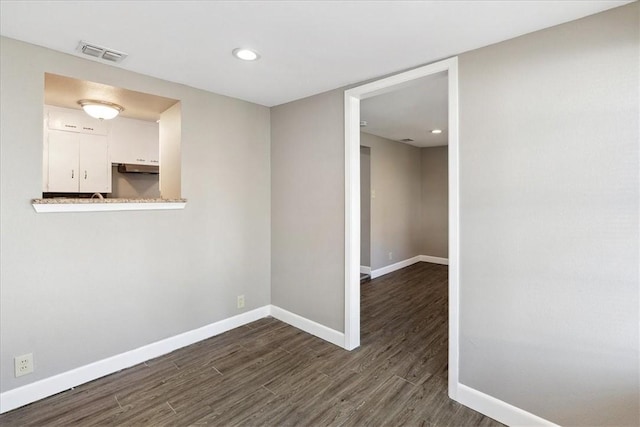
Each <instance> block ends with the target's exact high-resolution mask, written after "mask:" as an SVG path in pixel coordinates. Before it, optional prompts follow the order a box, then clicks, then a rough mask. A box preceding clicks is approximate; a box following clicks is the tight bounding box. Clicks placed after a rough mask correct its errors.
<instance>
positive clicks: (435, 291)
mask: <svg viewBox="0 0 640 427" xmlns="http://www.w3.org/2000/svg"><path fill="white" fill-rule="evenodd" d="M361 289H362V296H361V299H362V312H361V329H362V331H361V333H362V335H361V347H360V348H358V349H357V350H354V351H351V352H348V351H345V350H342V349H340V348H338V347H336V346H334V345H332V344H329V343H327V342H324V341H322V340H321V339H319V338H316V337H314V336H312V335H309V334H307V333H304V332H302V331H299V330H297V329H295V328H293V327H291V326H289V325H287V324H285V323H282V322H280V321H278V320H275V319H273V318H265V319H262V320H258V321H256V322H253V323H251V324H249V325H246V326H243V327H240V328H237V329H234V330H232V331H229V332H227V333H224V334H221V335H218V336H216V337H213V338H210V339H208V340H206V341H202V342H200V343H197V344H194V345H191V346H189V347H186V348H183V349H180V350H177V351H175V352H173V353H170V354H167V355H165V356H162V357H160V358H157V359H154V360H150V361H148V362H146V363H143V364H141V365H137V366H134V367H132V368H129V369H126V370H123V371H120V372H117V373H115V374H112V375H109V376H107V377H104V378H101V379H98V380H96V381H93V382H90V383H87V384H84V385H82V386H79V387H76V388H75V389H73V390H68V391H65V392H63V393H59V394H57V395H55V396H52V397H49V398H47V399H44V400H41V401H39V402H35V403H33V404H31V405H28V406H25V407H23V408H19V409H16V410H14V411H11V412H9V413H6V414H3V415H1V416H0V425H2V426H25V425H34V426H76V425H80V426H94V425H130V426H150V425H152V426H156V425H175V426H188V425H194V426H197V425H217V426H236V425H238V426H290V425H291V426H293V425H295V426H345V427H347V426H365V425H366V426H400V425H406V426H441V425H442V426H447V425H448V426H487V427H489V426H499V425H501V424H499V423H497V422H495V421H494V420H491V419H490V418H487V417H485V416H483V415H481V414H479V413H477V412H475V411H473V410H471V409H468V408H466V407H464V406H462V405H460V404H457V403H456V402H454V401H452V400H450V399H449V398H448V397H447V267H446V266H441V265H436V264H428V263H418V264H414V265H412V266H410V267H407V268H405V269H402V270H399V271H396V272H394V273H391V274H388V275H385V276H383V277H380V278H377V279H374V280H371V281H370V282H367V283H365V284H363V285H362V287H361Z"/></svg>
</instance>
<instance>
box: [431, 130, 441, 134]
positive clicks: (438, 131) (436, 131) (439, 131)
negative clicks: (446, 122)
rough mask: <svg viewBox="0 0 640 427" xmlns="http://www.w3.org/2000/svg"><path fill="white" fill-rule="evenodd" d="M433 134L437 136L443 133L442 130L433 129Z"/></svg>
mask: <svg viewBox="0 0 640 427" xmlns="http://www.w3.org/2000/svg"><path fill="white" fill-rule="evenodd" d="M431 133H435V134H438V133H442V129H433V130H432V131H431Z"/></svg>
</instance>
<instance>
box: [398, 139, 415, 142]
mask: <svg viewBox="0 0 640 427" xmlns="http://www.w3.org/2000/svg"><path fill="white" fill-rule="evenodd" d="M400 142H413V139H411V138H405V139H401V140H400Z"/></svg>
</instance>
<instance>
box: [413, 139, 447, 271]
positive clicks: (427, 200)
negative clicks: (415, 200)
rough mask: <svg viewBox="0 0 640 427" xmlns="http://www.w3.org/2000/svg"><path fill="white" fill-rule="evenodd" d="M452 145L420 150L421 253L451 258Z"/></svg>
mask: <svg viewBox="0 0 640 427" xmlns="http://www.w3.org/2000/svg"><path fill="white" fill-rule="evenodd" d="M448 153H449V147H448V146H446V145H445V146H441V147H425V148H421V149H420V160H421V166H420V174H421V177H420V182H421V183H422V189H421V196H420V225H421V227H422V229H421V236H422V238H421V241H420V244H421V249H420V254H421V255H427V256H432V257H437V258H446V259H448V258H449V164H448V159H449V156H448Z"/></svg>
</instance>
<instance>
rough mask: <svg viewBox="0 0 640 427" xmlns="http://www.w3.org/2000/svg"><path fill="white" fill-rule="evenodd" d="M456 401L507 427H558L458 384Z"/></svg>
mask: <svg viewBox="0 0 640 427" xmlns="http://www.w3.org/2000/svg"><path fill="white" fill-rule="evenodd" d="M456 400H457V401H458V402H460V403H462V404H463V405H464V406H468V407H469V408H471V409H474V410H476V411H478V412H480V413H482V414H484V415H486V416H488V417H490V418H493V419H494V420H497V421H500V422H501V423H503V424H506V425H508V426H513V427H516V426H519V427H524V426H545V427H558V425H557V424H554V423H552V422H551V421H547V420H545V419H544V418H540V417H538V416H537V415H533V414H532V413H530V412H527V411H525V410H523V409H520V408H517V407H515V406H513V405H510V404H508V403H506V402H503V401H502V400H500V399H496V398H495V397H491V396H489V395H488V394H485V393H482V392H481V391H478V390H476V389H473V388H471V387H468V386H466V385H464V384H460V383H458V387H457V394H456Z"/></svg>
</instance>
